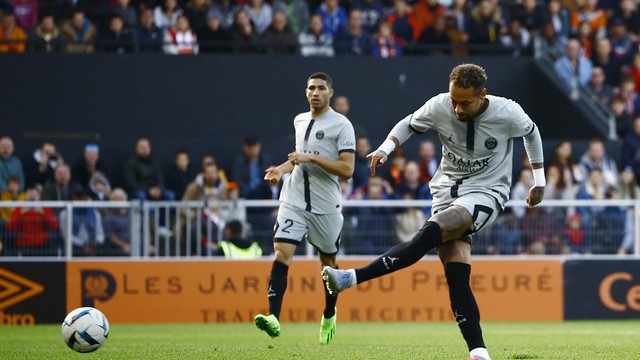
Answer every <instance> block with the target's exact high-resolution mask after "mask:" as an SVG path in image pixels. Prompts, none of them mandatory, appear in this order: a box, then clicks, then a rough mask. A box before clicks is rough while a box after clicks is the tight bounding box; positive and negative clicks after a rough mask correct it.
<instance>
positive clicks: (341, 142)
mask: <svg viewBox="0 0 640 360" xmlns="http://www.w3.org/2000/svg"><path fill="white" fill-rule="evenodd" d="M345 151H347V152H354V153H355V152H356V134H355V131H354V130H353V126H352V125H351V123H350V122H348V121H345V124H344V126H343V127H342V130H341V131H340V133H339V134H338V152H339V153H341V152H345Z"/></svg>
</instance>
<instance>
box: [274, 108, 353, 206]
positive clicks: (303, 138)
mask: <svg viewBox="0 0 640 360" xmlns="http://www.w3.org/2000/svg"><path fill="white" fill-rule="evenodd" d="M293 126H294V128H295V133H296V151H297V152H301V153H311V154H316V155H319V156H322V157H324V158H327V159H330V160H338V159H339V158H340V153H341V152H343V151H348V152H355V151H356V137H355V132H354V130H353V126H352V125H351V122H349V119H347V118H346V117H344V116H343V115H341V114H339V113H337V112H335V111H334V110H333V109H331V108H329V110H328V111H327V112H325V113H324V114H322V115H320V116H318V117H317V118H315V119H313V118H311V112H306V113H302V114H299V115H298V116H296V117H295V119H294V120H293ZM341 199H342V195H341V191H340V184H339V183H338V176H337V175H334V174H331V173H329V172H328V171H326V170H324V169H323V168H321V167H320V166H318V165H315V164H311V163H304V164H300V165H296V167H295V168H294V169H293V171H292V172H291V176H289V177H288V178H287V179H286V180H285V182H284V185H283V186H282V192H281V193H280V201H282V202H284V203H287V204H290V205H293V206H295V207H298V208H301V209H305V210H307V211H310V212H312V213H315V214H331V213H337V212H340V211H341V207H342V205H341V201H340V200H341Z"/></svg>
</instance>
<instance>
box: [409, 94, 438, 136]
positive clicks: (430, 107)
mask: <svg viewBox="0 0 640 360" xmlns="http://www.w3.org/2000/svg"><path fill="white" fill-rule="evenodd" d="M445 97H446V94H440V95H437V96H434V97H432V98H430V99H429V100H427V102H426V103H424V105H422V106H421V107H420V108H419V109H418V110H416V111H414V112H413V114H410V115H409V116H408V117H409V127H410V128H411V130H412V131H413V132H416V133H418V134H422V133H424V132H425V131H427V130H429V129H432V128H434V127H435V125H436V124H435V122H434V119H435V118H436V117H437V116H436V113H437V111H438V110H439V109H441V108H442V106H441V103H442V101H446V99H445Z"/></svg>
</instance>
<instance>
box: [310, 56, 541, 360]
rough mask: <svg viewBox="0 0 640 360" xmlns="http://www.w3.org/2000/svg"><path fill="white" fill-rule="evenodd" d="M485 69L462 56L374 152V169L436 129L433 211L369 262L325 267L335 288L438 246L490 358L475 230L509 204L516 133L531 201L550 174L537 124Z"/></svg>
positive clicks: (480, 351)
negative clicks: (528, 171)
mask: <svg viewBox="0 0 640 360" xmlns="http://www.w3.org/2000/svg"><path fill="white" fill-rule="evenodd" d="M486 81H487V75H486V72H485V70H484V69H483V68H482V67H480V66H478V65H475V64H462V65H458V66H456V67H454V68H453V70H452V71H451V74H450V75H449V92H447V93H442V94H439V95H436V96H434V97H432V98H431V99H429V100H428V101H427V102H426V103H425V104H424V105H423V106H422V107H421V108H419V109H418V110H417V111H415V112H414V113H413V114H410V115H408V116H407V117H405V118H404V119H402V120H400V121H399V122H398V123H397V124H396V125H395V126H394V128H393V129H392V130H391V132H390V133H389V135H388V137H387V139H386V140H385V141H384V142H383V143H382V145H380V147H379V148H378V149H377V150H376V151H374V152H372V153H371V154H369V155H368V156H367V158H368V159H369V161H370V164H371V173H372V174H375V170H376V168H377V167H379V166H381V165H382V164H384V163H385V162H386V161H387V157H388V156H389V154H390V153H391V152H392V151H393V150H394V149H395V148H396V147H397V146H400V145H401V144H402V143H404V142H405V141H406V140H407V139H409V137H410V136H411V135H412V133H418V134H422V133H424V132H425V131H427V130H428V129H434V130H435V131H437V132H438V135H439V137H440V141H441V142H442V159H441V161H440V167H439V168H438V171H437V172H436V174H435V175H434V177H433V179H432V180H431V182H430V184H429V185H430V188H431V193H432V195H433V202H432V206H433V207H432V209H433V214H434V215H433V216H432V217H431V218H430V219H429V220H428V221H427V222H426V223H425V224H424V226H423V227H422V229H420V231H418V233H417V234H416V235H415V236H414V237H413V239H412V240H411V241H409V242H406V243H403V244H399V245H397V246H394V247H392V248H391V249H389V250H387V252H386V253H384V254H383V255H382V256H380V257H379V258H377V259H376V260H374V261H372V262H371V263H369V264H368V265H366V266H364V267H362V268H358V269H349V270H337V269H332V268H329V267H325V268H323V270H322V275H323V278H324V280H325V282H326V285H327V288H328V289H329V290H330V292H332V293H336V294H337V293H338V292H340V291H342V290H345V289H347V288H350V287H352V286H355V285H357V284H360V283H363V282H365V281H369V280H371V279H374V278H377V277H380V276H383V275H386V274H389V273H392V272H394V271H397V270H400V269H403V268H405V267H407V266H410V265H412V264H413V263H415V262H417V261H418V260H420V259H421V258H422V257H423V256H424V255H425V254H426V253H427V252H428V251H429V250H431V249H434V248H437V251H438V256H439V257H440V260H441V262H442V263H443V265H444V272H445V277H446V279H447V284H448V286H449V298H450V301H451V309H452V310H453V314H454V315H455V318H456V322H457V323H458V326H459V328H460V331H461V332H462V336H463V337H464V339H465V341H466V342H467V345H468V347H469V351H470V355H469V356H470V359H477V360H489V359H490V357H489V353H488V351H487V349H486V346H485V344H484V340H483V338H482V330H481V328H480V313H479V310H478V305H477V303H476V300H475V298H474V296H473V293H472V291H471V287H470V285H469V277H470V274H471V260H470V257H471V235H472V234H474V233H476V232H478V231H479V230H481V229H483V228H484V227H486V226H488V225H489V224H491V223H492V222H493V221H494V220H495V219H496V217H497V216H498V214H499V213H500V212H502V210H503V209H504V205H505V203H506V202H507V201H508V199H509V189H510V188H511V168H512V157H513V140H512V139H513V138H515V137H523V138H524V148H525V151H526V153H527V156H528V158H529V162H530V163H531V166H532V168H533V174H534V180H535V184H534V185H533V187H532V188H531V189H530V190H529V196H528V197H527V198H526V202H527V204H528V205H529V207H532V206H535V205H537V204H539V203H540V201H541V200H542V195H543V192H544V185H545V177H544V169H543V151H542V140H541V138H540V133H539V131H538V128H537V127H536V125H535V124H534V123H533V121H531V119H530V118H529V116H528V115H527V114H526V113H525V112H524V110H522V108H521V107H520V105H518V104H517V103H516V102H514V101H512V100H509V99H505V98H502V97H497V96H492V95H487V89H486V88H485V87H484V86H485V82H486Z"/></svg>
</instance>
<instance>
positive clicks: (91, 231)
mask: <svg viewBox="0 0 640 360" xmlns="http://www.w3.org/2000/svg"><path fill="white" fill-rule="evenodd" d="M72 200H73V201H86V200H87V193H86V192H85V191H84V189H83V188H82V187H81V186H78V187H76V188H75V189H74V190H73V196H72ZM69 216H72V220H71V228H70V229H69V228H67V218H68V217H69ZM60 230H62V235H63V236H64V238H65V239H68V238H71V240H72V242H73V250H72V251H73V255H74V256H96V255H101V250H102V247H103V245H104V242H105V235H104V228H103V226H102V216H101V215H100V212H99V211H97V210H96V209H94V208H91V207H79V206H77V207H74V208H73V210H72V215H70V214H68V213H67V209H64V210H62V211H61V212H60Z"/></svg>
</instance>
